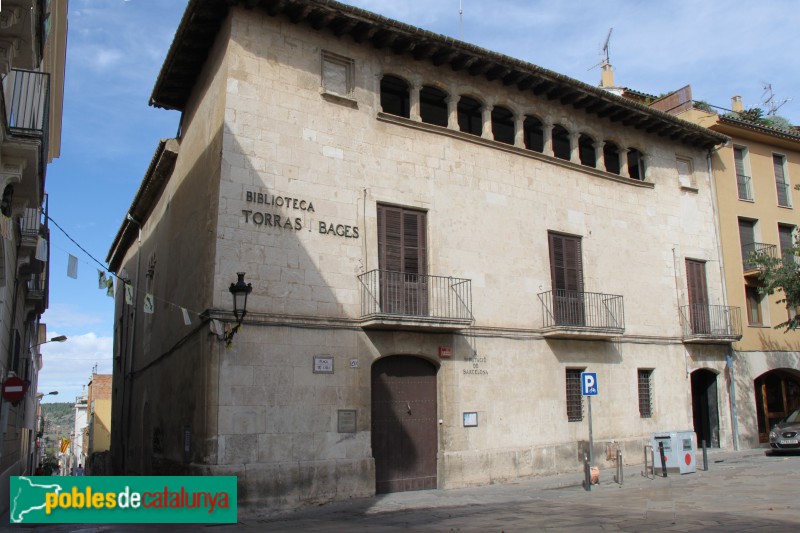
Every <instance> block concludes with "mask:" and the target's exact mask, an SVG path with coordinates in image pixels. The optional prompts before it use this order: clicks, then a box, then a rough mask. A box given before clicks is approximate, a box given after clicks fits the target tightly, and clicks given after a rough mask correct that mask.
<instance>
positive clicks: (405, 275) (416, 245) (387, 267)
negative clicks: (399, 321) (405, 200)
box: [378, 205, 428, 316]
mask: <svg viewBox="0 0 800 533" xmlns="http://www.w3.org/2000/svg"><path fill="white" fill-rule="evenodd" d="M426 232H427V224H426V215H425V213H424V212H423V211H417V210H414V209H406V208H402V207H394V206H387V205H378V266H379V268H380V271H381V276H380V280H381V281H380V285H381V311H382V312H383V313H389V314H402V315H415V316H424V315H427V314H428V306H427V301H428V300H427V281H428V280H427V277H426V276H427V245H426V243H427V237H426Z"/></svg>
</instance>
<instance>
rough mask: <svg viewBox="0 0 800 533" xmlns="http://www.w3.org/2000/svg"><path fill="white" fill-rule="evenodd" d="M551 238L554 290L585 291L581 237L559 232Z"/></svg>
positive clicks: (551, 265)
mask: <svg viewBox="0 0 800 533" xmlns="http://www.w3.org/2000/svg"><path fill="white" fill-rule="evenodd" d="M548 235H549V238H550V275H551V280H552V284H553V290H554V291H555V290H565V291H578V292H583V261H582V260H581V239H580V237H572V236H569V235H559V234H557V233H550V234H548Z"/></svg>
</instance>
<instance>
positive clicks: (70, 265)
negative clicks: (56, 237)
mask: <svg viewBox="0 0 800 533" xmlns="http://www.w3.org/2000/svg"><path fill="white" fill-rule="evenodd" d="M67 276H69V277H70V278H72V279H78V258H77V257H75V256H74V255H72V254H69V260H68V261H67Z"/></svg>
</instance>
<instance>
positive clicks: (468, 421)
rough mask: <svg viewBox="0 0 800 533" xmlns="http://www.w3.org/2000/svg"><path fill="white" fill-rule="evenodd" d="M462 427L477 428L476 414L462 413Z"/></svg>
mask: <svg viewBox="0 0 800 533" xmlns="http://www.w3.org/2000/svg"><path fill="white" fill-rule="evenodd" d="M464 427H465V428H475V427H478V413H476V412H472V413H464Z"/></svg>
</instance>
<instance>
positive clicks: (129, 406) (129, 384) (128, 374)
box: [121, 212, 142, 473]
mask: <svg viewBox="0 0 800 533" xmlns="http://www.w3.org/2000/svg"><path fill="white" fill-rule="evenodd" d="M125 218H126V219H127V220H128V221H129V222H131V223H133V224H136V227H137V228H139V236H138V246H137V249H136V274H135V276H134V281H133V310H132V314H131V319H130V322H129V323H130V324H131V325H132V327H131V334H130V343H129V347H128V368H127V369H126V371H125V382H126V383H125V385H126V386H125V391H126V393H127V394H125V395H123V398H125V397H126V396H127V398H126V399H125V407H123V413H124V414H125V436H124V438H123V439H122V447H123V454H122V463H121V464H122V471H123V473H125V472H127V468H128V465H127V459H128V446H129V441H130V437H131V423H132V421H131V416H132V415H133V357H134V350H135V344H134V341H135V339H136V314H137V313H136V310H137V307H138V305H137V302H138V301H139V271H140V270H141V265H142V224H141V222H139V221H138V220H136V219H135V218H133V215H131V214H130V212H129V213H128V214H127V215H126V217H125ZM125 411H127V412H125Z"/></svg>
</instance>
